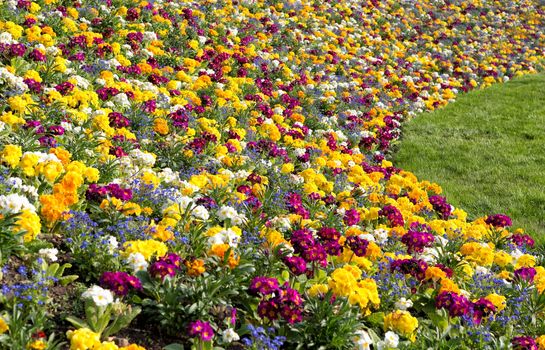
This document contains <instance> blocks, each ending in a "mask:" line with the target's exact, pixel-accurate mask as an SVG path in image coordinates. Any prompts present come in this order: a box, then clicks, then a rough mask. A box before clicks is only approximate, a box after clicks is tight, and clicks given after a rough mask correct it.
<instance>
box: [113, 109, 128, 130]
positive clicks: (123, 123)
mask: <svg viewBox="0 0 545 350" xmlns="http://www.w3.org/2000/svg"><path fill="white" fill-rule="evenodd" d="M108 120H109V121H110V126H111V127H114V128H125V127H128V126H129V125H130V124H131V122H130V120H129V119H128V118H127V117H125V116H124V115H123V114H121V113H119V112H111V113H110V114H108Z"/></svg>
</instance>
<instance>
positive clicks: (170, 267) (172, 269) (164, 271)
mask: <svg viewBox="0 0 545 350" xmlns="http://www.w3.org/2000/svg"><path fill="white" fill-rule="evenodd" d="M181 261H182V258H180V256H179V255H178V254H175V253H169V254H167V255H165V256H164V257H162V258H159V259H158V260H157V261H156V262H154V263H153V264H152V265H151V266H150V269H149V272H150V275H152V276H153V277H160V278H161V279H164V278H165V277H166V276H169V277H174V276H175V275H176V272H177V271H178V270H180V265H181Z"/></svg>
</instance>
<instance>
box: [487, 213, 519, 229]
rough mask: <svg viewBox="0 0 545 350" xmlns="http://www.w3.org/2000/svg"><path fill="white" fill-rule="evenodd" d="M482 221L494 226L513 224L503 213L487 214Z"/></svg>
mask: <svg viewBox="0 0 545 350" xmlns="http://www.w3.org/2000/svg"><path fill="white" fill-rule="evenodd" d="M484 222H486V223H487V224H489V225H492V226H494V227H507V226H511V225H512V224H513V222H512V221H511V218H510V217H509V216H507V215H504V214H494V215H489V216H488V217H487V218H486V220H485V221H484Z"/></svg>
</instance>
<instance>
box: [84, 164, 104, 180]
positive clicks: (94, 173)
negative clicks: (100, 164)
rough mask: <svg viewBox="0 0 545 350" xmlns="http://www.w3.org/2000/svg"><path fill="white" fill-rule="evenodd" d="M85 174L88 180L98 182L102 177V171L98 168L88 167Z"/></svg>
mask: <svg viewBox="0 0 545 350" xmlns="http://www.w3.org/2000/svg"><path fill="white" fill-rule="evenodd" d="M83 175H84V176H85V179H86V180H87V181H88V182H97V181H98V179H99V178H100V172H99V171H98V169H95V168H91V167H88V168H86V169H85V172H84V173H83Z"/></svg>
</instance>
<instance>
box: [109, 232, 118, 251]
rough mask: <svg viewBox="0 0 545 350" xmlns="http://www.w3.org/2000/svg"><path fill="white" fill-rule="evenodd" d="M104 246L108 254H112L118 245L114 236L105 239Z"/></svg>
mask: <svg viewBox="0 0 545 350" xmlns="http://www.w3.org/2000/svg"><path fill="white" fill-rule="evenodd" d="M106 245H107V246H108V253H110V254H113V253H114V252H115V250H116V249H117V247H118V246H119V243H118V242H117V238H115V237H114V236H108V237H106Z"/></svg>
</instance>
